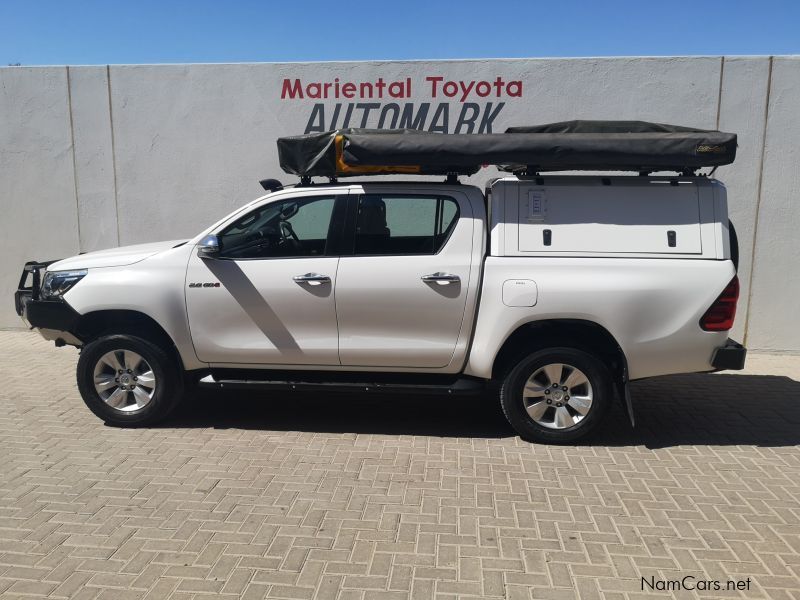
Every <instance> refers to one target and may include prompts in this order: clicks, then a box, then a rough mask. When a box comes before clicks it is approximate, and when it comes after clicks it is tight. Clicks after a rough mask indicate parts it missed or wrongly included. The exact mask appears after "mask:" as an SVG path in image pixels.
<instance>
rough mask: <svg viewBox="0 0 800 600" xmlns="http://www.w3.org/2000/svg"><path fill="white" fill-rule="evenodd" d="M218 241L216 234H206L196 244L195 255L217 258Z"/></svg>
mask: <svg viewBox="0 0 800 600" xmlns="http://www.w3.org/2000/svg"><path fill="white" fill-rule="evenodd" d="M219 251H220V243H219V238H218V237H217V236H216V235H213V234H211V235H207V236H206V237H204V238H203V239H202V240H200V242H199V243H198V244H197V256H199V257H200V258H219Z"/></svg>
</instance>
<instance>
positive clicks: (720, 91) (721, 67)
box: [716, 56, 725, 130]
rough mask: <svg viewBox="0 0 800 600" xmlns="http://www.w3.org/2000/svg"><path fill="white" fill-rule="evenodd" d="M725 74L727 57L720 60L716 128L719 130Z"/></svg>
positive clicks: (721, 57)
mask: <svg viewBox="0 0 800 600" xmlns="http://www.w3.org/2000/svg"><path fill="white" fill-rule="evenodd" d="M724 74H725V57H724V56H720V58H719V92H718V93H717V125H716V128H717V130H719V119H720V114H721V113H722V77H723V75H724Z"/></svg>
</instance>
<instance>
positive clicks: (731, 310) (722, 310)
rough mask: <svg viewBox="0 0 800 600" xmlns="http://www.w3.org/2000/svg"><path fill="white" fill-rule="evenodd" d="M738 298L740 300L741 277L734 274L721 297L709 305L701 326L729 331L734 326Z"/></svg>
mask: <svg viewBox="0 0 800 600" xmlns="http://www.w3.org/2000/svg"><path fill="white" fill-rule="evenodd" d="M737 300H739V278H738V277H737V276H735V275H734V276H733V279H731V282H730V283H729V284H728V285H727V286H725V289H724V290H722V293H721V294H720V295H719V298H717V299H716V300H714V304H712V305H711V306H709V307H708V310H707V311H706V314H704V315H703V318H702V319H700V327H702V328H703V329H704V330H706V331H728V330H729V329H730V328H731V327H733V319H734V317H736V301H737Z"/></svg>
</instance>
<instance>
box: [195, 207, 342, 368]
mask: <svg viewBox="0 0 800 600" xmlns="http://www.w3.org/2000/svg"><path fill="white" fill-rule="evenodd" d="M337 202H338V203H339V204H340V207H341V210H342V211H343V210H344V205H345V203H346V196H340V197H339V199H338V200H337V197H336V196H332V195H331V196H310V197H309V196H305V197H302V196H301V197H297V198H289V199H283V200H276V201H274V202H271V203H268V204H264V205H261V206H259V207H257V208H255V209H253V210H252V211H250V212H249V213H247V214H245V215H244V216H243V217H240V218H239V219H237V220H236V221H234V222H233V223H232V224H230V225H228V226H226V227H225V228H223V230H222V231H221V232H219V234H218V237H219V240H220V252H219V255H218V257H215V258H211V259H209V258H200V257H198V256H197V254H196V253H193V254H192V258H191V259H190V261H189V265H188V269H187V272H186V307H187V311H188V315H189V326H190V329H191V332H192V341H193V342H194V347H195V351H196V353H197V357H198V358H199V359H200V360H202V361H204V362H209V363H218V364H223V363H229V364H234V363H235V364H260V365H273V364H274V365H284V364H285V365H337V364H339V357H338V351H337V350H338V348H337V345H338V344H337V338H338V330H337V325H336V306H335V302H334V295H333V290H334V286H335V285H336V268H337V264H338V262H339V258H338V257H337V256H335V254H336V252H333V251H332V250H331V240H333V239H334V237H335V235H336V234H337V232H335V231H334V229H335V228H336V227H335V226H332V225H331V224H332V222H338V221H336V220H335V219H333V218H332V217H333V215H334V212H335V210H336V211H338V210H339V209H338V208H337V209H335V207H336V205H337Z"/></svg>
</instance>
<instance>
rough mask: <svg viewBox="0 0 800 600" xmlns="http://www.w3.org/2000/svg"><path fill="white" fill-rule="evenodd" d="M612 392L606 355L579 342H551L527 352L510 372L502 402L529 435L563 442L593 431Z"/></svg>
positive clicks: (514, 424)
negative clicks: (592, 351)
mask: <svg viewBox="0 0 800 600" xmlns="http://www.w3.org/2000/svg"><path fill="white" fill-rule="evenodd" d="M612 393H613V392H612V386H611V376H610V374H609V372H608V369H607V368H606V366H605V364H603V362H602V361H600V360H598V359H597V358H595V357H594V356H592V355H591V354H587V353H586V352H583V351H582V350H577V349H575V348H550V349H546V350H540V351H538V352H534V353H533V354H530V355H528V356H526V357H525V358H523V359H522V360H520V361H519V362H518V363H517V365H516V366H515V367H514V368H513V369H512V370H511V371H510V372H509V373H508V375H507V376H506V378H505V380H504V381H503V384H502V387H501V388H500V404H501V405H502V408H503V413H504V414H505V415H506V418H507V419H508V421H509V423H511V426H512V427H513V428H514V429H515V430H516V431H517V433H519V434H520V436H521V437H522V438H523V439H526V440H528V441H532V442H546V443H556V444H557V443H567V442H572V441H575V440H578V439H580V438H582V437H584V436H586V435H588V434H589V433H590V432H591V431H593V430H594V429H595V428H596V427H597V426H598V425H599V424H600V423H601V422H602V420H603V417H605V415H606V413H607V412H608V409H609V407H610V405H611V396H612Z"/></svg>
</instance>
